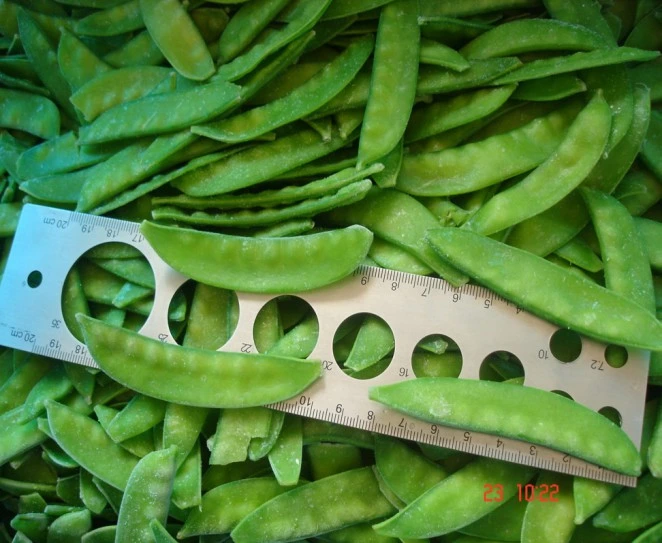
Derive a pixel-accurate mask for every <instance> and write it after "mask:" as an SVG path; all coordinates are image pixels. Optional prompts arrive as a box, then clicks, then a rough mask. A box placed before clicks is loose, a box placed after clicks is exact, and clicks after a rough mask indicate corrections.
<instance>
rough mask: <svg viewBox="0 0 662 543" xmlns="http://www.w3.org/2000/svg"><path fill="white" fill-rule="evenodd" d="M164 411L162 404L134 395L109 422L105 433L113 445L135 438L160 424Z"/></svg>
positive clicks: (152, 399) (147, 397) (146, 397)
mask: <svg viewBox="0 0 662 543" xmlns="http://www.w3.org/2000/svg"><path fill="white" fill-rule="evenodd" d="M165 409H166V404H165V403H164V402H162V401H160V400H157V399H155V398H150V397H149V396H143V395H142V394H136V395H135V396H134V397H133V398H131V401H130V402H129V403H128V404H126V406H124V407H123V408H122V410H121V411H120V412H119V413H118V414H117V415H116V416H115V417H114V418H113V419H112V420H111V421H110V423H109V424H108V426H107V428H106V433H107V434H108V435H109V436H110V438H111V439H112V440H113V441H114V442H115V443H119V442H121V441H124V440H126V439H130V438H132V437H136V436H137V435H139V434H142V433H143V432H145V431H147V430H149V429H151V428H152V427H154V426H156V425H157V424H159V423H160V422H162V421H163V418H164V417H165Z"/></svg>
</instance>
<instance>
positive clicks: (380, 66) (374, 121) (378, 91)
mask: <svg viewBox="0 0 662 543" xmlns="http://www.w3.org/2000/svg"><path fill="white" fill-rule="evenodd" d="M417 15H418V12H417V5H416V3H415V2H410V1H408V0H395V1H394V2H391V3H389V4H387V5H386V6H385V7H384V8H382V11H381V14H380V16H379V26H378V29H377V41H376V43H375V55H374V61H373V65H372V78H371V80H370V94H369V95H368V103H367V105H366V110H365V116H364V119H363V125H362V126H361V136H360V138H359V151H358V162H357V163H358V166H359V167H363V166H365V165H367V164H371V163H373V162H376V161H377V160H379V159H380V158H382V157H383V156H385V155H386V154H388V153H389V151H391V150H392V149H393V148H394V147H395V146H396V145H397V144H398V143H399V142H400V139H401V138H402V136H403V134H404V132H405V129H406V127H407V122H408V121H409V116H410V114H411V110H412V107H413V106H414V99H415V97H416V81H417V75H418V60H419V47H420V33H419V29H418V20H417Z"/></svg>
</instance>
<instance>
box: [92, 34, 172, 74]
mask: <svg viewBox="0 0 662 543" xmlns="http://www.w3.org/2000/svg"><path fill="white" fill-rule="evenodd" d="M103 60H104V61H105V62H107V63H108V64H110V65H111V66H114V67H115V68H121V67H123V66H158V65H159V64H161V63H162V62H163V61H164V60H165V58H164V57H163V53H161V50H160V49H159V48H158V47H157V46H156V44H155V43H154V40H153V39H152V37H151V36H150V35H149V32H147V30H145V31H143V32H141V33H140V34H138V35H137V36H135V37H134V38H132V39H130V40H129V41H128V42H126V43H125V44H123V45H122V46H120V47H118V48H117V49H115V50H114V51H111V52H110V53H108V54H107V55H106V56H105V57H104V59H103Z"/></svg>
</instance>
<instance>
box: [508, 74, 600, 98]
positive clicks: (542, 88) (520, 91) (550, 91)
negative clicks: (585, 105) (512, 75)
mask: <svg viewBox="0 0 662 543" xmlns="http://www.w3.org/2000/svg"><path fill="white" fill-rule="evenodd" d="M586 88H587V87H586V83H584V81H582V80H581V79H579V77H577V76H576V75H573V74H559V75H550V76H549V77H542V78H540V79H532V80H531V81H523V82H522V83H518V85H517V90H516V91H515V92H514V93H513V96H512V97H513V98H514V99H516V100H529V101H537V102H547V101H555V100H562V99H563V98H567V97H568V96H572V95H574V94H578V93H581V92H584V91H586Z"/></svg>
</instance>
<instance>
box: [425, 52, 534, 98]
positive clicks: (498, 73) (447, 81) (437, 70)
mask: <svg viewBox="0 0 662 543" xmlns="http://www.w3.org/2000/svg"><path fill="white" fill-rule="evenodd" d="M469 64H470V66H469V68H467V69H466V70H464V71H462V72H454V71H452V70H448V69H446V68H442V67H440V66H429V65H428V66H425V65H423V66H421V67H420V68H419V70H418V82H417V83H416V93H417V94H418V95H425V94H442V93H448V92H455V91H458V90H463V89H472V88H475V87H483V86H485V85H486V84H487V83H489V82H492V81H494V80H496V79H497V78H499V79H500V78H501V77H502V76H504V74H508V73H509V72H511V71H513V70H515V69H517V68H518V67H520V66H522V63H521V62H520V60H519V59H518V58H517V57H497V58H489V59H483V60H481V59H476V60H471V61H470V62H469ZM497 84H500V83H497Z"/></svg>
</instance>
